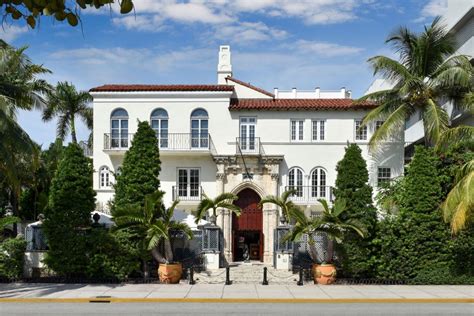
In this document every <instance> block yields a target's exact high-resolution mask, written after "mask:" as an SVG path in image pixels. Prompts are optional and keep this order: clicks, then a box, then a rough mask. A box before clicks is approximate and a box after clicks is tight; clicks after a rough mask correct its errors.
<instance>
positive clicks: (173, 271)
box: [114, 191, 193, 283]
mask: <svg viewBox="0 0 474 316" xmlns="http://www.w3.org/2000/svg"><path fill="white" fill-rule="evenodd" d="M163 195H164V193H163V192H162V191H156V192H154V193H152V194H148V195H146V196H145V203H144V206H143V207H126V208H120V209H117V210H115V212H114V221H115V223H116V224H117V227H118V228H119V229H132V230H133V231H135V232H136V233H137V234H139V235H140V236H141V237H142V238H143V242H144V247H143V248H144V250H145V251H149V252H151V255H152V256H153V258H154V259H155V260H156V261H158V263H159V268H158V276H159V278H160V281H161V282H162V283H179V280H180V279H181V276H182V273H183V267H182V265H181V263H179V262H175V261H174V256H173V247H172V238H171V234H172V232H176V231H180V232H183V233H184V236H185V237H186V238H188V239H191V238H193V233H192V231H191V228H190V227H189V226H188V225H187V224H185V223H180V222H176V221H174V220H173V214H174V211H175V208H176V206H177V205H178V203H179V201H174V202H173V204H172V205H171V207H169V208H168V209H165V207H164V206H163V203H162V199H163ZM145 270H146V269H145Z"/></svg>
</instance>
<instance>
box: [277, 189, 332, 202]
mask: <svg viewBox="0 0 474 316" xmlns="http://www.w3.org/2000/svg"><path fill="white" fill-rule="evenodd" d="M333 189H334V188H333V187H331V186H320V185H310V186H303V185H297V186H286V187H285V191H289V190H294V191H295V193H294V194H293V195H291V196H290V200H291V201H293V202H294V203H296V204H305V205H315V204H319V201H318V200H319V199H324V200H326V201H328V202H329V203H332V202H333V201H334V194H333Z"/></svg>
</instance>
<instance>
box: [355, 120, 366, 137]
mask: <svg viewBox="0 0 474 316" xmlns="http://www.w3.org/2000/svg"><path fill="white" fill-rule="evenodd" d="M361 126H362V121H361V120H357V121H355V139H356V140H367V126H364V127H361Z"/></svg>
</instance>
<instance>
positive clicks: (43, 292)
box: [0, 283, 474, 302]
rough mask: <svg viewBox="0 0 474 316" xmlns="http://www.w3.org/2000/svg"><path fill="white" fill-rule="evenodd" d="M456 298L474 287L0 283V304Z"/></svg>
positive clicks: (471, 295) (473, 297)
mask: <svg viewBox="0 0 474 316" xmlns="http://www.w3.org/2000/svg"><path fill="white" fill-rule="evenodd" d="M97 297H99V298H100V297H104V298H109V297H110V298H112V299H122V298H123V299H184V300H186V299H189V300H196V299H215V300H217V299H224V300H225V299H229V300H231V299H249V300H252V299H254V300H255V299H261V300H271V299H274V300H278V299H281V300H291V299H296V300H298V299H301V300H304V299H313V300H338V299H355V300H371V299H372V300H377V299H388V300H389V299H393V300H403V299H420V300H423V299H426V300H442V299H458V300H466V299H467V300H470V301H472V302H474V286H469V285H461V286H453V285H443V286H431V285H423V286H412V285H326V286H318V285H314V284H310V283H308V284H305V285H304V286H297V285H266V286H264V285H261V284H233V285H221V284H196V285H188V284H177V285H166V284H124V285H94V284H44V283H41V284H38V283H36V284H24V283H12V284H0V302H2V301H11V300H14V299H36V298H41V299H91V298H97Z"/></svg>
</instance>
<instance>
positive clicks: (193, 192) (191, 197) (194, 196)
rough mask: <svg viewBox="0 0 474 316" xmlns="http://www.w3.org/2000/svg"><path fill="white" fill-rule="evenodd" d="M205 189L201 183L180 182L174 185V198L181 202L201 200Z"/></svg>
mask: <svg viewBox="0 0 474 316" xmlns="http://www.w3.org/2000/svg"><path fill="white" fill-rule="evenodd" d="M202 193H203V190H202V187H201V186H200V185H199V184H185V183H183V184H178V185H176V186H173V192H172V198H173V200H180V201H181V202H197V203H198V202H200V201H201V196H202Z"/></svg>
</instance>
